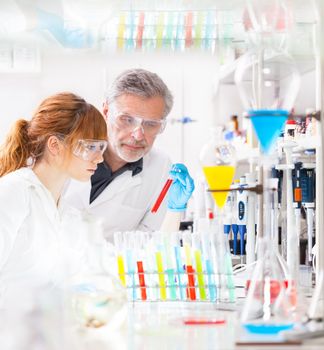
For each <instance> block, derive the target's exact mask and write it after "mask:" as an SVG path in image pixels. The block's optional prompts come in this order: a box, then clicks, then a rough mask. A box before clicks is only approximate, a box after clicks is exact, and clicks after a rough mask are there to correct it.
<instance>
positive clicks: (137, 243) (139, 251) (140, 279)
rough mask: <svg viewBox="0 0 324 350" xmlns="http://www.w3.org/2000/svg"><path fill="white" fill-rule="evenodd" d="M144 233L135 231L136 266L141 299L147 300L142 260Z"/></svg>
mask: <svg viewBox="0 0 324 350" xmlns="http://www.w3.org/2000/svg"><path fill="white" fill-rule="evenodd" d="M144 240H145V236H144V232H140V231H137V232H136V240H135V246H136V249H135V251H136V265H137V273H138V282H139V286H140V291H141V299H142V300H147V295H146V284H145V274H144V258H143V246H144Z"/></svg>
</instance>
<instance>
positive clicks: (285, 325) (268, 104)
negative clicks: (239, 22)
mask: <svg viewBox="0 0 324 350" xmlns="http://www.w3.org/2000/svg"><path fill="white" fill-rule="evenodd" d="M251 3H253V4H254V5H255V7H254V14H253V15H254V19H255V20H257V21H259V20H260V21H261V22H260V23H258V24H260V25H261V24H262V18H265V19H267V15H268V14H269V12H268V11H267V8H265V7H264V6H263V5H265V1H261V2H259V3H257V2H255V1H254V0H253V1H252V0H251V1H250V9H249V10H250V13H251V11H253V6H251ZM277 4H278V5H279V4H280V1H276V2H275V4H274V5H277ZM256 9H257V10H260V11H259V12H258V11H256ZM271 18H272V19H273V22H272V25H275V24H276V19H275V17H271ZM271 18H270V17H269V21H270V19H271ZM272 19H271V21H272ZM268 24H269V26H270V27H271V23H270V22H269V23H268ZM255 29H256V28H255ZM257 31H259V34H260V35H261V36H262V35H266V34H267V35H269V39H271V36H270V31H268V29H267V28H258V29H257ZM267 43H268V44H269V43H271V40H268V41H262V40H261V41H259V44H260V45H258V46H256V47H254V48H253V49H251V50H250V51H249V52H247V53H246V54H245V55H244V56H243V57H242V58H241V60H240V62H239V63H238V66H237V69H236V72H235V82H236V84H237V87H238V90H239V94H240V97H241V99H242V102H243V105H244V107H245V109H246V110H247V112H248V115H249V117H250V121H251V123H252V125H253V127H254V130H255V133H256V136H257V138H258V141H259V143H260V150H261V153H262V155H263V156H262V158H261V160H260V165H259V184H262V186H263V192H262V194H260V195H259V222H258V237H257V238H258V241H257V244H258V254H257V256H258V260H257V262H256V265H255V267H254V270H253V272H252V277H251V279H250V280H248V281H247V282H248V283H247V287H248V291H247V297H246V301H245V304H244V306H243V309H242V314H241V321H242V323H243V326H244V327H245V329H247V330H248V331H250V332H252V333H258V334H275V333H278V332H279V331H281V330H286V329H289V328H292V327H293V326H294V322H293V320H294V315H293V311H294V307H293V306H294V303H295V304H296V297H297V296H296V289H295V288H294V286H296V284H295V283H296V281H293V280H292V279H291V277H290V276H291V271H290V270H292V268H293V267H292V266H289V268H287V266H286V264H285V262H284V260H283V258H282V257H281V256H280V254H279V251H278V249H277V248H276V244H274V242H273V241H272V238H271V237H272V236H273V234H272V235H271V231H272V232H273V230H274V227H273V222H272V219H271V210H272V208H274V207H275V203H272V201H273V199H274V196H272V195H271V193H272V191H276V190H277V189H276V187H277V186H276V183H275V182H274V181H273V179H271V175H270V172H271V167H272V166H273V164H274V162H275V158H276V157H275V155H273V151H274V145H275V142H276V140H277V138H278V136H279V135H280V133H281V131H282V130H283V128H284V125H285V122H286V120H287V118H288V115H289V112H290V110H291V108H292V106H293V103H294V101H295V98H296V96H297V93H298V90H299V86H300V76H299V73H298V70H297V67H296V65H295V63H294V61H293V60H292V58H291V57H290V56H289V55H288V54H286V53H285V52H283V51H280V50H275V49H273V47H271V46H270V45H267ZM271 154H272V157H271ZM288 234H289V232H288ZM295 241H296V240H295ZM290 242H292V240H290ZM295 243H296V244H298V242H295ZM293 248H294V247H291V249H293ZM288 304H290V306H289V307H288ZM279 305H281V306H284V305H286V306H287V307H285V312H284V313H282V312H279V310H280V307H279Z"/></svg>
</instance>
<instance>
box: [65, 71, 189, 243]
mask: <svg viewBox="0 0 324 350" xmlns="http://www.w3.org/2000/svg"><path fill="white" fill-rule="evenodd" d="M172 106H173V97H172V94H171V92H170V91H169V89H168V88H167V86H166V85H165V83H164V82H163V81H162V79H161V78H160V77H159V76H158V75H157V74H155V73H152V72H149V71H147V70H144V69H131V70H126V71H124V72H123V73H122V74H120V75H119V76H118V77H117V78H116V80H115V81H114V82H113V84H112V86H111V88H110V90H109V92H108V95H107V98H106V101H105V103H104V107H103V114H104V116H105V118H106V122H107V127H108V147H107V149H106V151H105V153H104V155H103V156H104V161H103V163H100V164H98V168H97V169H96V171H95V172H94V174H93V176H92V178H91V184H90V183H89V184H87V185H84V184H83V183H75V182H74V183H72V184H70V186H69V188H68V190H67V192H66V195H65V198H66V199H67V200H68V202H70V204H72V205H74V206H75V207H77V208H80V209H83V210H86V211H87V212H89V213H91V214H93V215H95V216H96V217H98V218H100V219H101V221H102V223H103V229H104V234H105V236H106V237H107V238H108V239H109V238H110V240H111V235H112V233H113V232H115V231H129V230H158V229H159V228H160V226H161V224H162V222H163V219H164V217H165V213H166V209H167V208H166V204H165V203H164V202H163V203H162V206H161V208H160V209H159V210H158V211H157V212H156V213H152V212H151V208H152V206H153V204H154V202H155V200H156V199H157V197H158V195H159V193H160V191H161V189H162V188H163V185H164V183H165V181H166V180H167V178H168V177H171V178H172V179H173V183H172V185H171V188H170V191H169V194H168V200H167V207H168V209H169V211H171V212H176V213H178V212H181V211H184V210H185V209H186V204H187V201H188V200H189V198H190V196H191V194H192V192H193V190H194V184H193V181H192V179H191V177H190V175H189V174H188V171H187V168H186V167H185V166H184V165H183V164H176V165H174V166H173V167H172V171H170V169H171V163H170V160H169V158H168V157H167V156H166V155H165V154H163V153H162V152H160V151H158V150H156V149H154V148H152V146H153V144H154V141H155V138H156V137H157V136H158V134H160V133H162V132H163V130H164V128H165V126H166V117H167V115H168V114H169V112H170V110H171V109H172ZM171 215H172V214H171ZM175 215H177V214H175ZM174 229H177V227H175V228H174Z"/></svg>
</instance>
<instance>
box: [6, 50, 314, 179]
mask: <svg viewBox="0 0 324 350" xmlns="http://www.w3.org/2000/svg"><path fill="white" fill-rule="evenodd" d="M131 67H142V68H146V69H149V70H152V71H154V72H156V73H158V74H159V75H160V76H161V77H162V78H163V79H164V81H165V82H166V84H167V85H168V86H169V88H170V89H171V91H172V92H173V94H174V97H175V104H174V108H173V110H172V112H171V114H170V116H169V119H179V118H181V117H182V116H190V117H191V118H193V119H195V120H197V121H196V122H194V123H191V124H186V125H183V124H181V123H170V124H169V125H168V126H167V128H166V130H165V132H164V134H162V135H160V136H159V137H158V139H157V140H156V144H157V146H158V147H160V148H163V149H164V150H165V151H166V152H168V153H169V155H170V157H171V159H172V160H173V161H174V162H178V161H184V162H185V163H186V164H187V165H188V166H189V167H190V170H191V171H192V172H193V173H195V172H196V171H197V170H198V169H199V162H198V154H199V150H200V148H201V146H202V145H203V144H204V142H205V141H206V140H207V138H208V135H209V129H210V126H212V125H214V124H219V123H225V122H226V121H228V120H229V119H228V118H229V116H230V115H232V114H238V115H241V113H242V112H243V107H242V104H241V102H240V99H239V96H238V93H237V89H236V87H235V85H221V87H220V88H219V94H218V96H217V97H216V95H215V93H214V92H215V82H217V74H218V67H217V59H216V57H215V56H211V55H210V54H207V53H205V54H198V53H197V54H181V53H177V54H172V53H169V54H166V53H164V54H162V53H147V54H143V53H129V54H114V55H112V54H111V55H107V54H104V53H99V52H91V51H90V52H82V51H78V50H74V51H70V52H63V51H53V50H51V51H45V52H43V53H42V70H41V73H34V74H27V73H25V74H19V73H10V74H9V73H7V74H5V73H0V107H1V115H0V141H1V142H2V141H3V139H4V136H5V134H6V133H7V132H8V129H9V127H10V125H11V124H12V123H13V121H14V120H16V119H17V118H21V117H24V118H26V119H29V118H30V117H31V115H32V111H33V110H34V109H35V107H36V106H37V104H38V103H39V102H40V101H41V100H42V99H43V98H44V97H46V96H48V95H50V94H52V93H55V92H58V91H73V92H76V93H78V94H80V95H81V96H83V97H85V98H86V99H87V100H88V101H89V102H91V103H93V104H94V105H96V106H97V107H98V108H99V109H100V108H101V105H102V100H103V96H104V92H105V86H106V85H107V84H109V83H111V81H112V80H113V79H114V78H115V76H116V75H118V74H119V73H120V72H121V71H122V70H124V69H127V68H131ZM313 100H314V73H308V74H307V75H305V76H304V78H303V80H302V88H301V92H300V94H299V97H298V99H297V102H296V107H297V108H296V109H297V111H304V109H305V108H306V107H309V106H313Z"/></svg>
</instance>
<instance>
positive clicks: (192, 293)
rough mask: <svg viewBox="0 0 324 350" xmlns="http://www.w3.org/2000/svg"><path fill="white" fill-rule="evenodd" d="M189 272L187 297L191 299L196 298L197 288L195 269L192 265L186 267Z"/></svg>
mask: <svg viewBox="0 0 324 350" xmlns="http://www.w3.org/2000/svg"><path fill="white" fill-rule="evenodd" d="M186 270H187V274H188V287H187V297H188V298H189V299H190V300H196V289H195V275H194V273H195V271H194V269H193V267H192V266H190V265H188V266H187V267H186Z"/></svg>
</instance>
